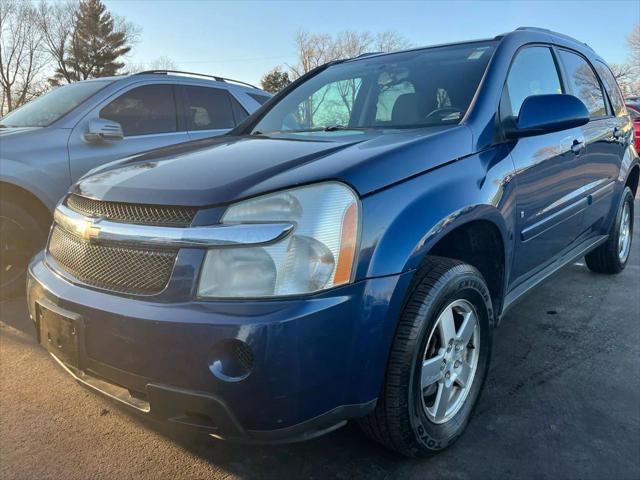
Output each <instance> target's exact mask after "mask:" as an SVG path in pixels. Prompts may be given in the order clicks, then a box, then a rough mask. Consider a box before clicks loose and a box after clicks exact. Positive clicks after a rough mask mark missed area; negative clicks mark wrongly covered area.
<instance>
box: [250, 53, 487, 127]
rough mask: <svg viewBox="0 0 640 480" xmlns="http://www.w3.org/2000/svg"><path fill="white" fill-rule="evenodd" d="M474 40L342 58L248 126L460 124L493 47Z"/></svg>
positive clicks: (415, 125) (408, 125)
mask: <svg viewBox="0 0 640 480" xmlns="http://www.w3.org/2000/svg"><path fill="white" fill-rule="evenodd" d="M494 45H495V42H476V43H467V44H460V45H450V46H444V47H435V48H429V49H423V50H415V51H411V52H400V53H395V54H390V55H383V56H378V57H371V58H366V59H358V60H355V61H347V62H345V63H340V64H337V65H333V66H330V67H328V68H327V69H326V70H323V71H321V72H320V73H318V74H317V75H315V76H314V77H312V78H310V79H309V80H307V81H306V82H304V83H302V84H300V85H299V86H298V87H297V88H295V89H294V90H293V91H291V92H290V93H289V94H288V95H287V96H285V97H284V98H283V99H282V100H280V101H279V102H278V103H277V104H276V105H274V107H273V108H272V109H270V110H269V111H268V112H267V113H266V114H265V116H264V117H263V118H262V119H261V120H260V121H259V122H258V123H257V124H256V125H255V127H254V129H253V131H252V133H253V134H260V133H275V132H290V133H293V132H309V131H340V130H348V129H353V130H359V129H365V130H366V129H394V128H415V127H423V126H437V125H447V124H456V123H459V122H460V120H461V119H462V117H463V116H464V114H465V112H466V111H467V108H469V104H470V103H471V99H472V98H473V96H474V94H475V92H476V90H477V88H478V85H479V83H480V80H481V78H482V75H483V74H484V71H485V69H486V67H487V64H488V63H489V60H490V58H491V55H492V54H493V51H494Z"/></svg>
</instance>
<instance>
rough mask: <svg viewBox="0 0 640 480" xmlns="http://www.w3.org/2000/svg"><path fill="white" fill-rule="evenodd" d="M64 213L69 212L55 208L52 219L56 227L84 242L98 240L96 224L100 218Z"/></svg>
mask: <svg viewBox="0 0 640 480" xmlns="http://www.w3.org/2000/svg"><path fill="white" fill-rule="evenodd" d="M66 212H69V211H68V210H67V209H65V208H63V207H62V208H61V207H58V208H56V211H55V213H54V219H55V221H56V223H57V224H58V225H60V226H61V227H62V228H64V229H65V230H66V231H68V232H69V233H73V234H74V235H76V236H77V237H79V238H81V239H82V240H84V241H85V242H91V241H93V240H95V239H96V238H98V236H99V235H100V230H101V229H100V226H99V225H98V223H99V222H100V221H101V220H102V219H101V218H89V217H83V216H80V215H78V216H73V215H67V214H66Z"/></svg>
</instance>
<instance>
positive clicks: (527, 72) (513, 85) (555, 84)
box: [503, 47, 562, 117]
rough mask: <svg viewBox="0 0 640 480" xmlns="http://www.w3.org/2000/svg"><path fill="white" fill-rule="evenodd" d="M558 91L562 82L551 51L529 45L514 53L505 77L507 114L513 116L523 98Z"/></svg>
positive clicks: (560, 89) (560, 90)
mask: <svg viewBox="0 0 640 480" xmlns="http://www.w3.org/2000/svg"><path fill="white" fill-rule="evenodd" d="M557 93H562V85H561V83H560V76H559V75H558V69H557V68H556V63H555V61H554V60H553V55H552V54H551V50H550V49H549V48H547V47H529V48H526V49H524V50H521V51H520V52H519V53H518V55H517V56H516V58H515V60H514V61H513V64H512V65H511V70H510V71H509V76H508V77H507V86H506V92H505V98H504V100H503V101H504V102H506V106H505V107H504V108H505V111H506V114H507V115H513V116H515V117H517V116H518V115H519V114H520V107H522V103H523V102H524V100H525V99H526V98H527V97H530V96H532V95H549V94H557Z"/></svg>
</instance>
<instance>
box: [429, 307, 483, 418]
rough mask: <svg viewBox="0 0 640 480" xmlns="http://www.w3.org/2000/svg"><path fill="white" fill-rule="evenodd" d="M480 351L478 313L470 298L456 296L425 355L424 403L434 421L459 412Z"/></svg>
mask: <svg viewBox="0 0 640 480" xmlns="http://www.w3.org/2000/svg"><path fill="white" fill-rule="evenodd" d="M479 355H480V323H479V319H478V314H477V312H476V310H475V308H474V307H473V305H472V304H471V303H470V302H468V301H467V300H462V299H460V300H456V301H454V302H452V303H450V304H449V305H448V306H447V307H446V308H445V309H444V310H443V311H442V313H441V314H440V315H439V316H438V319H437V320H436V322H435V324H434V327H433V329H432V331H431V333H430V335H429V339H428V341H427V345H426V348H425V351H424V355H423V357H422V359H423V360H422V367H421V374H420V386H421V390H422V406H423V409H424V412H425V414H426V416H427V418H429V420H431V421H432V422H433V423H438V424H441V423H446V422H447V421H449V420H450V419H451V418H453V417H454V416H455V415H456V413H458V411H459V410H460V408H461V407H462V405H463V404H464V402H465V400H466V398H467V396H468V394H469V391H470V390H471V386H472V385H473V379H474V378H475V375H476V371H477V368H478V358H479Z"/></svg>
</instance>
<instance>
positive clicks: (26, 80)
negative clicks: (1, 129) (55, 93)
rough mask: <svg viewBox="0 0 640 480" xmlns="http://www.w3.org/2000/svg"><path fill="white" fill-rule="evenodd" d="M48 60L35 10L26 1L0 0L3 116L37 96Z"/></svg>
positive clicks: (0, 70)
mask: <svg viewBox="0 0 640 480" xmlns="http://www.w3.org/2000/svg"><path fill="white" fill-rule="evenodd" d="M46 63H47V59H46V56H45V55H44V52H43V49H42V35H41V33H40V30H39V28H38V26H37V22H36V11H35V9H34V8H33V5H32V4H31V2H29V1H26V0H24V1H20V0H0V88H1V89H2V101H1V102H0V103H1V105H2V108H3V111H2V113H5V112H10V111H11V110H14V109H15V108H17V107H19V106H20V105H22V104H24V103H26V102H28V101H29V100H31V98H32V97H33V96H34V95H35V94H36V93H37V89H38V87H37V85H36V84H37V82H38V80H39V75H40V74H41V73H42V71H43V69H44V67H45V66H46Z"/></svg>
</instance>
